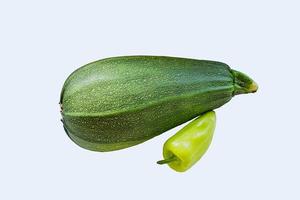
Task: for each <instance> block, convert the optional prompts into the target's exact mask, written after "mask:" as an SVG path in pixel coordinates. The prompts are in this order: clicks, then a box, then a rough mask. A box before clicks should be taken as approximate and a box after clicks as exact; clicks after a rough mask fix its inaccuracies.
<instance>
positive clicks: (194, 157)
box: [158, 111, 216, 172]
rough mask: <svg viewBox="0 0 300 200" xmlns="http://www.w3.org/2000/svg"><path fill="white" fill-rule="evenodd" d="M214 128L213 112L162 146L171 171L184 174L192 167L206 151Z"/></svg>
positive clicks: (185, 128)
mask: <svg viewBox="0 0 300 200" xmlns="http://www.w3.org/2000/svg"><path fill="white" fill-rule="evenodd" d="M215 126H216V115H215V112H214V111H210V112H207V113H205V114H203V115H201V116H199V117H198V118H196V119H195V120H194V121H192V122H190V123H189V124H188V125H186V126H185V127H184V128H182V129H181V130H180V131H178V132H177V133H176V134H175V135H173V136H172V137H170V138H169V139H168V140H167V141H166V142H165V144H164V147H163V156H164V158H165V160H162V161H158V164H165V163H167V164H168V165H169V166H170V167H171V168H172V169H174V170H175V171H178V172H184V171H186V170H188V169H189V168H190V167H192V166H193V165H194V164H195V163H196V162H197V161H198V160H199V159H200V158H201V157H202V156H203V155H204V153H205V152H206V151H207V149H208V147H209V145H210V143H211V141H212V138H213V133H214V130H215Z"/></svg>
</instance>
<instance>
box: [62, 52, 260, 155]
mask: <svg viewBox="0 0 300 200" xmlns="http://www.w3.org/2000/svg"><path fill="white" fill-rule="evenodd" d="M256 90H257V85H256V84H255V82H254V81H253V80H252V79H250V78H249V77H248V76H246V75H245V74H243V73H241V72H238V71H235V70H232V69H230V67H229V66H228V65H226V64H224V63H221V62H215V61H207V60H195V59H187V58H175V57H164V56H124V57H113V58H107V59H103V60H99V61H96V62H92V63H89V64H87V65H85V66H83V67H81V68H79V69H77V70H76V71H74V72H73V73H72V74H71V75H70V76H69V77H68V78H67V80H66V81H65V83H64V86H63V89H62V92H61V97H60V106H61V114H62V122H63V125H64V128H65V131H66V132H67V134H68V135H69V137H70V138H71V139H72V140H73V141H74V142H75V143H76V144H78V145H79V146H81V147H83V148H86V149H89V150H94V151H113V150H119V149H123V148H127V147H130V146H134V145H137V144H139V143H142V142H144V141H146V140H149V139H150V138H153V137H155V136H157V135H159V134H161V133H163V132H165V131H167V130H169V129H171V128H173V127H176V126H178V125H180V124H182V123H184V122H187V121H189V120H191V119H193V118H195V117H197V116H199V115H200V114H201V113H204V112H207V111H209V110H214V109H216V108H218V107H220V106H222V105H224V104H225V103H227V102H228V101H229V100H230V99H231V98H232V97H233V96H234V95H237V94H244V93H251V92H255V91H256Z"/></svg>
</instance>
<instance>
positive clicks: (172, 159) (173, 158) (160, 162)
mask: <svg viewBox="0 0 300 200" xmlns="http://www.w3.org/2000/svg"><path fill="white" fill-rule="evenodd" d="M176 160H177V157H176V156H175V155H173V156H171V157H170V158H166V159H164V160H159V161H157V162H156V163H157V164H159V165H163V164H167V163H170V162H174V161H176Z"/></svg>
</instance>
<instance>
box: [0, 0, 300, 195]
mask: <svg viewBox="0 0 300 200" xmlns="http://www.w3.org/2000/svg"><path fill="white" fill-rule="evenodd" d="M299 9H300V8H299V4H298V3H297V1H291V0H285V1H276V0H272V1H258V0H255V1H233V0H230V1H188V0H185V1H175V0H173V1H162V0H160V1H159V0H152V1H125V0H124V1H113V0H110V1H87V0H85V1H81V2H80V3H79V1H58V0H52V1H33V0H27V1H21V0H20V1H14V0H10V1H3V0H1V1H0V36H1V37H0V68H1V72H0V73H1V78H0V85H1V98H0V101H1V104H0V107H1V115H0V117H1V127H0V134H1V139H0V154H1V164H0V199H5V200H7V199H30V200H35V199H73V200H76V199H173V200H177V199H181V200H182V199H206V200H208V199H230V200H234V199H251V200H252V199H273V200H274V199H289V200H290V199H300V192H299V189H300V188H299V187H300V172H299V170H300V161H299V157H300V156H299V153H300V145H299V143H300V132H299V124H300V119H299V114H298V113H299V111H300V110H299V102H300V99H299V80H300V77H299V67H300V66H299V52H300V39H299V37H300V31H299V19H300V13H299ZM135 54H148V55H168V56H179V57H190V58H196V59H211V60H217V61H223V62H225V63H227V64H229V65H230V66H231V67H232V68H235V69H237V70H240V71H242V72H245V73H247V74H248V75H250V76H251V77H252V78H253V79H255V80H256V81H257V83H258V84H259V86H260V88H259V91H258V93H256V94H253V95H252V94H251V95H241V96H237V97H235V98H234V99H233V100H232V101H231V102H229V103H228V104H226V105H224V106H223V107H222V108H220V109H217V110H216V112H217V118H218V121H217V129H216V132H215V136H214V140H213V143H212V145H211V146H210V149H209V151H208V152H207V154H206V155H205V156H204V157H203V158H202V159H201V160H200V162H199V163H197V164H196V165H195V166H194V167H193V168H192V169H190V170H189V171H187V172H186V173H176V172H174V171H172V170H171V169H170V168H168V167H167V166H158V165H157V164H156V163H155V162H156V161H157V160H159V159H161V158H162V155H161V152H162V145H163V143H164V141H165V140H166V139H167V138H168V137H170V136H171V135H172V134H174V133H175V132H176V131H177V130H179V128H180V127H177V128H175V129H173V130H170V131H168V132H166V133H164V134H162V135H160V136H158V137H156V138H154V139H152V140H150V141H148V142H146V143H144V144H141V145H138V146H135V147H132V148H129V149H125V150H122V151H116V152H111V153H96V152H91V151H87V150H84V149H81V148H79V147H78V146H76V145H75V144H74V143H72V142H71V141H70V140H69V138H68V137H67V136H66V134H65V133H64V131H63V128H62V124H61V123H60V121H59V120H60V113H59V106H58V101H59V94H60V90H61V87H62V85H63V82H64V80H65V79H66V78H67V76H68V75H69V74H70V73H71V72H72V71H74V70H75V69H76V68H78V67H80V66H82V65H84V64H86V63H88V62H91V61H94V60H98V59H101V58H105V57H110V56H118V55H135Z"/></svg>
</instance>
